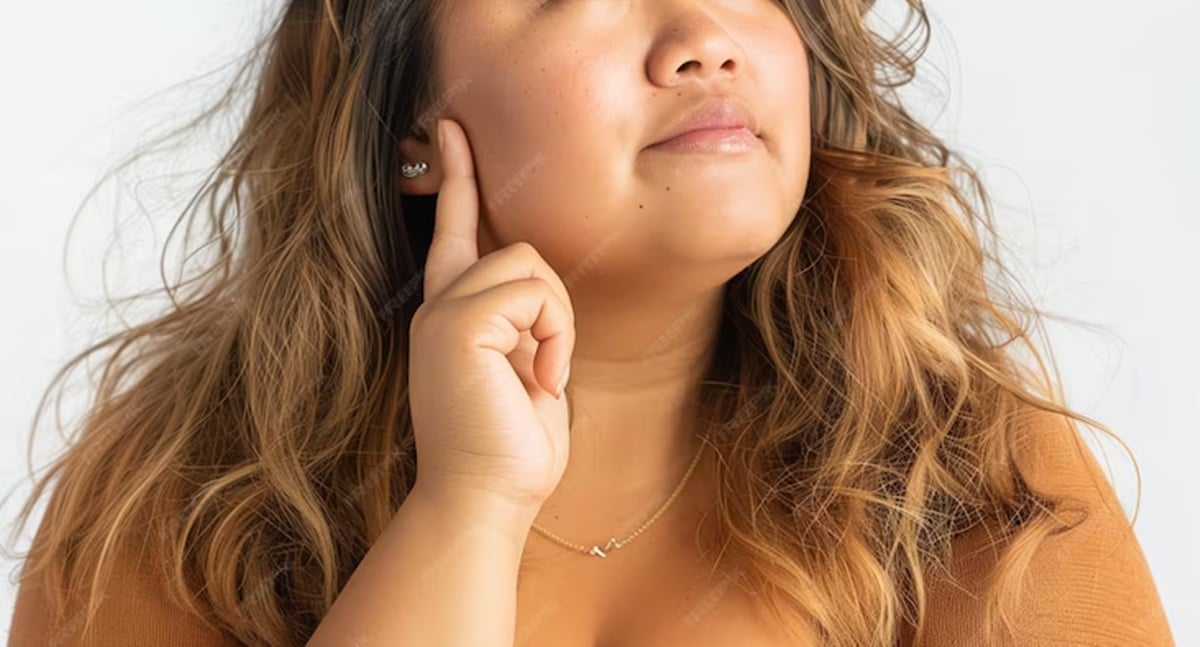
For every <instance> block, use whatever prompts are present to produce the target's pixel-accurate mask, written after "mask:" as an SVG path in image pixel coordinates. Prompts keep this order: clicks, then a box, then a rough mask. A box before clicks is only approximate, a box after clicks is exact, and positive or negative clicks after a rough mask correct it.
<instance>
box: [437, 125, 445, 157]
mask: <svg viewBox="0 0 1200 647" xmlns="http://www.w3.org/2000/svg"><path fill="white" fill-rule="evenodd" d="M445 121H446V120H445V119H438V120H437V136H438V152H439V153H441V154H443V155H445V154H446V126H445Z"/></svg>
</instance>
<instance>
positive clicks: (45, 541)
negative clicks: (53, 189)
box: [12, 0, 1171, 646]
mask: <svg viewBox="0 0 1200 647" xmlns="http://www.w3.org/2000/svg"><path fill="white" fill-rule="evenodd" d="M910 4H912V7H911V9H912V12H913V13H912V15H914V16H915V17H916V18H917V21H916V24H917V25H919V26H924V27H925V28H926V29H927V28H928V23H927V21H926V17H925V15H924V11H923V9H922V7H921V6H920V4H919V3H916V2H913V3H910ZM870 5H871V3H869V2H851V1H849V0H780V1H779V2H775V1H772V0H747V1H745V2H724V3H723V2H695V1H691V2H689V1H684V0H656V1H655V2H595V1H589V0H549V1H546V2H543V1H540V0H539V1H537V2H530V1H529V0H497V1H496V2H487V3H484V2H473V1H469V0H445V1H443V2H431V1H429V0H413V1H408V2H394V3H366V2H358V1H354V0H342V1H340V2H333V1H326V2H324V3H320V2H315V1H313V0H309V1H307V2H305V1H299V0H297V1H294V2H290V3H288V5H287V6H286V8H285V10H284V12H283V13H282V15H281V17H280V21H279V23H278V24H277V26H276V28H275V29H273V30H272V32H271V34H270V37H269V39H267V40H265V41H264V42H263V48H262V50H261V51H262V53H263V54H264V56H263V58H262V67H261V77H260V78H259V79H257V81H256V85H255V90H254V96H253V103H252V105H251V109H250V113H249V115H248V117H247V120H246V122H245V125H244V128H243V129H242V131H241V133H240V136H239V137H238V139H237V140H236V142H235V143H234V144H233V146H232V147H231V148H230V149H229V151H228V154H227V155H226V156H225V157H224V158H223V159H222V160H221V162H220V165H219V168H218V169H216V170H217V172H216V173H215V174H214V175H213V176H212V180H211V182H209V183H208V184H207V185H206V186H205V187H204V189H203V192H202V193H201V195H200V196H198V197H199V198H202V199H198V200H196V201H195V202H194V203H193V205H192V206H193V210H191V211H190V214H191V216H192V217H194V215H195V213H196V211H195V210H194V209H195V207H196V206H198V205H199V204H200V203H201V202H203V199H207V200H210V201H211V205H212V207H213V209H212V210H211V217H210V219H209V220H208V223H207V224H208V225H209V227H210V236H209V238H208V239H207V240H206V241H204V243H203V245H202V248H207V249H211V250H215V251H216V252H217V253H216V254H215V255H214V256H213V258H212V262H211V266H209V267H208V268H207V269H206V271H204V272H203V273H201V274H199V275H197V276H196V277H194V278H192V279H189V280H187V281H185V282H184V283H183V284H181V285H178V286H171V288H170V289H171V290H172V292H171V293H172V295H173V298H174V307H173V308H172V309H171V310H170V311H169V312H167V313H165V314H163V315H162V316H160V317H158V318H156V319H154V320H152V321H150V322H149V323H146V324H143V325H140V326H137V327H134V328H132V329H131V330H128V331H123V332H121V333H119V334H117V335H115V336H113V337H111V338H109V339H107V340H106V341H105V342H104V343H102V344H100V345H98V346H96V347H94V348H92V349H89V351H87V352H85V353H84V354H82V355H81V356H79V357H77V358H75V360H73V362H72V363H71V364H70V365H68V367H67V369H64V371H66V370H68V369H69V368H70V367H71V366H73V365H75V364H77V363H78V362H79V361H80V360H81V359H83V358H84V357H86V356H87V355H88V354H90V352H95V351H98V350H100V349H102V348H110V347H111V348H112V349H113V353H112V355H111V356H110V357H109V359H108V362H109V363H108V365H107V366H108V370H107V371H106V372H105V373H104V374H103V376H102V382H101V389H100V391H99V394H98V399H97V401H96V402H95V404H94V407H93V408H92V410H91V411H90V415H89V416H88V417H87V419H86V420H85V424H84V425H83V429H82V433H81V434H80V436H79V437H78V438H77V439H76V440H75V442H74V443H73V444H72V445H71V447H70V448H69V450H68V451H67V452H65V453H64V454H63V455H62V457H61V458H60V459H59V460H58V461H56V462H55V463H54V465H53V466H52V469H51V470H50V471H49V472H48V473H47V474H46V476H45V477H43V479H42V480H41V481H39V482H38V484H37V488H36V490H35V492H34V496H33V497H32V499H31V501H30V503H29V504H28V505H27V506H26V508H25V509H24V510H23V514H22V520H24V519H25V518H26V517H27V515H28V513H29V511H30V509H31V507H32V501H33V500H36V499H37V498H39V497H40V496H41V495H42V493H43V492H44V491H47V488H48V487H49V484H50V482H51V480H52V479H53V478H55V477H57V479H58V483H57V485H56V487H55V489H54V491H53V496H51V497H50V501H49V505H48V508H47V511H46V514H45V516H44V518H43V521H42V523H41V527H40V529H39V531H38V533H37V536H36V538H35V541H34V544H33V546H32V548H31V552H30V556H29V559H28V561H27V562H26V565H25V569H24V571H23V576H22V584H21V589H20V594H19V600H18V604H17V609H16V615H15V618H14V627H13V638H12V641H13V642H14V643H15V644H19V645H24V644H44V643H47V642H49V643H52V644H56V645H65V644H80V645H82V644H90V645H140V644H144V645H151V644H153V645H164V644H170V645H212V646H216V645H239V644H245V645H298V644H305V643H307V644H310V645H320V646H324V645H403V646H408V645H482V646H487V645H506V646H507V645H513V644H521V645H539V646H540V645H555V646H559V645H566V646H572V645H581V646H582V645H588V646H590V645H608V644H612V645H638V646H641V645H645V646H649V645H699V646H706V645H731V644H736V645H838V646H841V645H847V646H849V645H855V646H859V645H935V646H936V645H992V644H996V645H999V644H1016V645H1036V644H1049V643H1054V644H1059V643H1063V644H1066V643H1070V644H1096V645H1099V644H1113V645H1134V644H1136V645H1167V644H1171V637H1170V633H1169V630H1168V628H1167V624H1166V620H1165V618H1164V616H1163V612H1162V607H1161V603H1160V601H1159V600H1158V596H1157V592H1156V590H1155V587H1154V584H1153V581H1152V580H1151V578H1150V575H1149V571H1148V569H1147V566H1146V562H1145V559H1144V556H1143V555H1142V552H1141V549H1140V547H1139V546H1138V543H1137V541H1136V538H1135V537H1134V535H1133V532H1132V529H1131V526H1130V523H1129V521H1128V520H1127V519H1126V518H1125V515H1124V513H1123V511H1122V510H1121V507H1120V505H1119V503H1118V501H1117V500H1116V497H1115V495H1114V492H1113V490H1112V487H1111V486H1110V485H1109V484H1108V483H1107V481H1106V480H1105V477H1104V474H1103V472H1102V471H1101V470H1100V469H1099V467H1098V465H1097V463H1096V461H1095V458H1094V457H1093V456H1092V455H1091V454H1090V453H1089V452H1088V450H1087V449H1086V447H1085V446H1084V444H1083V443H1082V439H1081V437H1080V436H1079V433H1078V431H1077V428H1076V426H1075V422H1074V421H1076V420H1078V421H1083V422H1087V423H1089V424H1092V425H1095V426H1098V427H1100V428H1103V425H1100V424H1099V423H1097V422H1095V421H1093V420H1091V419H1089V418H1087V417H1086V416H1082V415H1081V414H1077V413H1075V412H1072V411H1071V410H1069V409H1068V408H1066V407H1065V406H1064V405H1063V403H1062V402H1061V400H1062V398H1061V397H1060V396H1059V395H1058V391H1057V390H1056V389H1055V388H1054V385H1053V383H1052V380H1051V379H1050V373H1051V371H1050V369H1049V368H1047V366H1046V364H1044V363H1043V362H1042V361H1041V360H1040V359H1039V357H1040V356H1039V354H1038V353H1037V350H1036V348H1035V346H1034V344H1033V343H1032V337H1031V331H1032V330H1033V328H1034V325H1035V323H1036V321H1037V318H1036V314H1037V313H1036V311H1033V310H1032V309H1030V308H1028V307H1027V306H1022V305H1020V302H1019V301H1018V300H1016V299H1014V298H1010V299H1008V300H1007V301H1002V300H1001V299H1000V296H999V293H1001V292H1003V290H1002V288H1003V286H1002V285H1001V284H999V283H998V282H995V283H990V282H988V281H985V269H987V268H988V266H989V264H995V263H997V258H996V254H995V251H994V249H993V248H990V247H989V246H988V245H987V244H986V243H987V239H986V238H985V236H987V235H990V234H991V233H992V228H991V221H990V217H991V216H990V211H989V208H988V201H987V196H986V193H985V192H984V190H983V186H982V185H981V183H980V181H979V179H978V177H977V176H976V175H975V173H974V172H973V171H972V170H971V169H970V168H969V167H967V166H966V165H964V164H954V163H952V160H953V159H955V158H954V155H953V154H952V152H951V151H950V150H948V148H947V147H946V146H945V145H944V144H943V143H942V142H940V141H939V140H938V139H937V138H936V137H935V136H934V135H933V134H932V133H931V132H930V131H929V130H927V129H926V128H925V127H923V126H921V125H920V124H918V123H916V122H915V121H914V120H913V119H912V118H911V117H910V116H909V115H908V114H907V113H906V112H905V111H904V110H903V108H902V107H901V106H900V105H899V103H898V101H896V100H895V98H894V95H893V94H892V92H891V90H890V88H891V87H892V86H893V84H894V82H895V81H894V80H889V79H886V78H881V77H877V76H876V70H877V66H884V67H885V68H887V69H890V70H891V71H893V72H899V73H900V76H901V81H904V80H907V79H910V78H911V75H912V72H913V71H914V69H915V63H916V59H917V58H918V57H919V52H918V53H917V54H916V55H913V54H911V53H908V52H906V51H904V50H903V49H901V48H900V47H899V46H898V43H902V42H905V41H904V39H900V40H898V41H897V42H896V43H888V42H885V41H883V40H881V39H878V38H876V37H874V36H873V35H872V34H871V32H870V31H869V30H868V29H867V26H866V24H865V18H864V14H865V12H866V11H867V10H869V9H870ZM257 60H258V59H256V58H251V59H249V61H248V62H247V67H246V68H245V69H244V71H247V70H251V69H257V68H255V67H252V66H253V65H254V63H255V61H257ZM235 89H236V86H235ZM232 92H233V90H232V89H231V95H230V96H232ZM226 98H227V99H228V97H226ZM956 174H961V175H956ZM958 177H961V178H965V179H966V180H967V184H966V187H967V188H963V187H960V186H959V185H958V184H957V183H956V181H955V180H956V179H957V178H958ZM968 188H969V189H970V190H971V191H973V192H974V194H975V195H976V196H977V197H979V206H976V205H974V204H973V203H972V201H971V200H970V199H969V192H968ZM435 196H436V200H433V198H434V197H435ZM185 215H187V214H185ZM189 224H194V223H189ZM209 245H211V246H212V247H211V248H210V247H208V246H209ZM1014 341H1015V342H1020V344H1021V345H1022V346H1023V347H1024V348H1025V349H1026V350H1027V351H1029V352H1030V353H1031V356H1032V358H1033V359H1034V360H1035V361H1033V362H1032V363H1029V364H1028V365H1026V364H1023V363H1021V362H1019V361H1018V358H1017V356H1016V352H1015V349H1016V348H1017V345H1016V344H1012V342H1014ZM1034 367H1035V368H1034ZM61 376H62V374H60V376H59V377H61ZM568 385H569V386H568ZM564 389H565V390H564Z"/></svg>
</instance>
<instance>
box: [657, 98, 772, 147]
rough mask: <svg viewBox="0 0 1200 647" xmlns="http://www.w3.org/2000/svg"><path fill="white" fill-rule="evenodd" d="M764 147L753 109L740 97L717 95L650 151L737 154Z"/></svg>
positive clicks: (695, 108)
mask: <svg viewBox="0 0 1200 647" xmlns="http://www.w3.org/2000/svg"><path fill="white" fill-rule="evenodd" d="M761 143H762V142H761V139H760V138H759V128H758V121H757V119H756V118H755V116H754V113H753V111H751V110H750V108H749V106H748V105H746V104H745V103H744V102H743V101H741V100H740V99H739V98H737V97H733V96H729V95H714V96H711V97H709V98H707V99H705V100H703V101H701V102H700V103H699V104H696V105H695V107H693V108H692V109H691V111H689V112H687V113H685V114H684V116H683V117H682V118H680V119H678V120H677V121H676V123H675V124H674V127H673V128H671V129H670V130H669V131H667V133H666V134H664V135H662V136H661V137H659V138H658V140H657V141H655V142H654V143H652V144H650V148H655V149H659V150H675V151H692V152H734V151H742V150H748V149H749V148H750V147H751V146H752V145H761Z"/></svg>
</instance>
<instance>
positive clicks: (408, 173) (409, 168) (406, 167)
mask: <svg viewBox="0 0 1200 647" xmlns="http://www.w3.org/2000/svg"><path fill="white" fill-rule="evenodd" d="M427 172H429V165H428V164H426V163H425V162H417V163H416V164H401V165H400V174H401V175H403V176H404V177H406V178H409V179H412V178H414V177H420V176H422V175H425V173H427Z"/></svg>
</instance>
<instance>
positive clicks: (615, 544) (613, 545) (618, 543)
mask: <svg viewBox="0 0 1200 647" xmlns="http://www.w3.org/2000/svg"><path fill="white" fill-rule="evenodd" d="M703 452H704V443H703V442H701V443H700V448H699V449H697V450H696V456H695V457H694V458H692V464H691V465H689V466H688V468H687V472H685V473H684V475H683V479H682V480H680V481H679V485H677V486H675V491H674V492H672V493H671V496H669V497H667V500H666V501H665V502H664V503H663V504H662V505H661V506H659V507H658V510H657V511H655V513H654V514H653V515H652V516H651V517H650V519H649V520H647V521H646V523H643V524H642V525H641V527H639V528H638V529H637V530H635V531H633V532H632V533H631V534H630V535H629V536H627V537H625V538H624V539H621V540H617V539H615V538H612V537H610V538H609V539H608V543H606V544H605V545H604V548H601V547H600V546H591V547H586V546H580V545H579V544H576V543H572V542H569V541H567V540H566V539H563V538H562V537H559V536H558V535H556V534H554V533H552V532H550V531H549V530H546V529H545V528H543V527H541V526H539V525H537V524H536V523H535V524H533V529H534V530H536V531H538V532H539V533H541V534H542V535H544V536H546V537H547V538H548V539H550V540H552V541H554V542H556V543H558V544H559V545H562V546H566V547H567V548H570V549H573V550H577V551H579V552H581V553H584V554H587V555H594V556H596V557H600V558H604V557H608V554H607V553H606V552H605V551H609V550H615V549H617V548H621V547H622V546H625V545H626V544H628V543H629V542H631V541H633V540H634V539H635V538H636V537H637V536H638V535H640V534H642V532H643V531H645V530H646V529H647V528H649V527H650V525H651V524H653V523H654V522H655V521H657V520H658V518H659V517H661V516H662V514H663V513H664V512H666V511H667V508H669V507H671V504H672V503H674V501H675V498H676V497H678V496H679V493H680V492H682V491H683V486H685V485H687V482H688V479H689V478H691V476H692V471H694V470H695V469H696V465H697V464H698V463H699V462H700V455H701V454H702V453H703Z"/></svg>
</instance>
